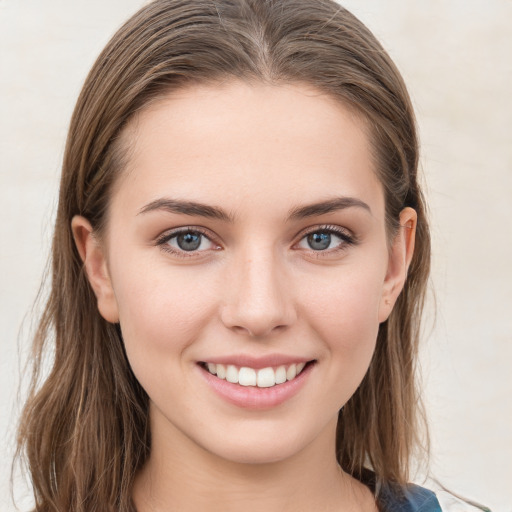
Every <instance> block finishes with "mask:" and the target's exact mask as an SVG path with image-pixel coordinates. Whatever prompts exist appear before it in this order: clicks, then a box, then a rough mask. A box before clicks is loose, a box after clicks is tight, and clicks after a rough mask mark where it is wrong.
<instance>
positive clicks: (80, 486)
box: [19, 0, 430, 512]
mask: <svg viewBox="0 0 512 512" xmlns="http://www.w3.org/2000/svg"><path fill="white" fill-rule="evenodd" d="M228 79H240V80H247V81H252V82H265V83H273V84H279V83H286V82H301V83H307V84H310V85H313V86H315V87H316V88H317V89H319V90H320V91H323V92H325V93H327V94H329V95H331V96H332V97H334V98H337V99H338V100H339V101H341V102H343V103H344V104H346V105H350V106H351V107H352V108H353V109H354V110H355V111H357V112H358V113H359V114H360V116H361V117H362V118H363V119H364V120H365V121H366V124H367V127H368V132H369V134H370V137H371V140H372V142H373V147H374V150H375V159H376V162H377V169H378V171H377V172H378V176H379V178H380V180H381V182H382V184H383V187H384V190H385V198H386V213H387V222H388V231H389V236H390V237H392V236H395V234H396V232H397V229H398V217H399V213H400V211H401V209H402V208H403V207H405V206H411V207H413V208H414V209H415V210H416V212H417V214H418V228H417V237H416V251H415V254H414V256H413V260H412V263H411V266H410V270H409V276H408V279H407V282H406V284H405V289H404V290H403V292H402V294H401V295H400V297H399V299H398V303H397V304H396V306H395V308H394V311H393V312H392V314H391V316H390V318H389V319H388V321H387V322H385V323H384V324H382V325H381V327H380V330H379V334H378V341H377V349H376V352H375V355H374V357H373V360H372V363H371V366H370V369H369V371H368V374H367V375H366V377H365V379H364V381H363V382H362V384H361V386H360V387H359V389H358V390H357V392H356V393H355V395H354V396H353V397H352V398H351V399H350V401H349V402H348V403H347V404H346V406H345V407H344V409H343V413H341V414H340V418H339V424H338V439H337V440H338V443H337V445H338V446H337V449H338V457H339V461H340V464H341V465H342V467H343V468H344V469H345V470H347V471H349V472H351V473H353V474H356V475H357V474H360V473H362V472H363V471H364V468H365V467H366V468H371V469H373V470H374V471H375V473H376V477H377V479H378V481H379V482H380V483H381V484H386V483H389V482H401V483H403V482H405V481H406V480H407V477H408V464H409V461H410V458H411V453H412V451H413V448H414V447H415V446H417V441H418V439H417V433H418V426H419V424H418V417H419V416H418V412H419V411H420V409H419V396H418V393H417V390H416V386H415V365H416V358H417V351H418V337H419V328H420V317H421V311H422V307H423V300H424V295H425V287H426V281H427V278H428V273H429V257H430V245H429V230H428V224H427V220H426V217H425V207H424V202H423V197H422V194H421V191H420V188H419V185H418V182H417V168H418V143H417V140H416V129H415V122H414V115H413V110H412V107H411V103H410V100H409V97H408V94H407V91H406V88H405V86H404V84H403V81H402V79H401V77H400V74H399V73H398V71H397V70H396V68H395V66H394V65H393V63H392V61H391V60H390V58H389V57H388V55H387V54H386V52H385V51H384V50H383V49H382V47H381V46H380V45H379V43H378V42H377V41H376V39H375V38H374V36H373V35H372V34H371V33H370V32H369V31H368V30H367V29H366V28H365V27H364V25H362V24H361V23H360V22H359V21H358V20H357V19H356V18H355V17H353V16H352V15H351V14H350V13H349V12H347V11H346V10H345V9H343V8H342V7H340V6H339V5H338V4H336V3H335V2H332V1H330V0H157V1H155V2H152V3H150V4H149V5H147V6H146V7H144V8H142V9H141V10H140V11H139V12H138V13H137V14H135V15H134V16H133V17H132V18H131V19H130V20H129V21H128V22H127V23H126V24H125V25H124V26H123V27H122V28H121V29H120V30H119V31H118V32H117V33H116V34H115V35H114V37H113V39H112V40H111V41H110V42H109V44H108V45H107V47H106V48H105V50H104V51H103V52H102V53H101V55H100V56H99V58H98V60H97V61H96V63H95V64H94V66H93V68H92V70H91V72H90V74H89V76H88V77H87V80H86V82H85V84H84V87H83V90H82V92H81V94H80V97H79V99H78V102H77V105H76V108H75V111H74V113H73V117H72V120H71V125H70V129H69V134H68V139H67V145H66V151H65V155H64V161H63V167H62V178H61V188H60V197H59V205H58V211H57V219H56V225H55V234H54V239H53V248H52V274H51V292H50V296H49V298H48V301H47V305H46V309H45V311H44V314H43V316H42V319H41V321H40V324H39V328H38V330H37V333H36V335H35V339H34V346H33V361H34V374H33V380H32V388H31V392H30V396H29V399H28V401H27V405H26V407H25V410H24V413H23V418H22V422H21V425H20V430H19V450H20V452H23V453H24V455H25V456H26V459H27V461H28V466H29V469H30V472H31V475H32V482H33V487H34V493H35V497H36V510H37V511H38V512H46V511H48V512H49V511H61V512H64V511H65V512H69V511H71V510H72V511H73V512H86V511H87V512H90V511H102V512H108V511H128V510H131V509H132V503H131V498H130V493H131V486H132V482H133V478H134V475H135V473H136V472H137V470H138V469H139V468H140V467H141V465H142V464H143V463H144V461H145V460H146V458H147V457H148V454H149V450H150V444H151V440H150V435H149V430H148V397H147V395H146V393H145V392H144V391H143V390H142V389H141V387H140V385H139V384H138V382H137V381H136V379H135V378H134V376H133V374H132V372H131V369H130V367H129V365H128V362H127V359H126V355H125V352H124V348H123V341H122V338H121V334H120V330H119V328H118V326H117V325H112V324H109V323H108V322H106V321H105V320H104V319H103V318H102V317H101V316H100V315H99V313H98V310H97V307H96V300H95V296H94V294H93V292H92V290H91V288H90V285H89V283H88V281H87V279H86V276H85V273H84V271H83V268H82V262H81V260H80V257H79V255H78V253H77V250H76V248H75V245H74V242H73V238H72V233H71V227H70V223H71V219H72V218H73V216H74V215H77V214H79V215H83V216H85V217H86V218H88V219H89V221H90V222H91V224H92V226H93V228H94V230H95V233H96V235H97V236H99V237H101V235H102V232H103V230H104V227H105V225H106V223H107V222H108V204H109V197H110V194H111V192H112V187H113V186H114V185H115V182H116V179H117V177H118V175H119V173H120V172H122V170H123V166H124V163H125V162H124V159H125V157H126V151H125V148H123V146H122V137H120V135H121V133H122V130H123V128H124V127H125V126H126V123H127V122H128V121H129V120H130V119H131V117H132V116H133V115H134V114H135V113H136V112H137V111H139V110H140V109H142V108H144V106H146V105H147V104H148V103H149V102H151V101H153V100H154V99H156V98H158V97H160V96H161V95H163V94H167V93H169V91H172V90H174V89H177V88H180V87H185V86H186V85H187V84H188V83H198V82H202V83H205V82H207V83H215V82H217V81H223V80H228ZM47 352H50V353H51V352H53V354H54V358H53V367H52V368H51V371H50V374H49V377H48V378H47V379H46V380H44V382H42V383H41V382H40V380H41V379H40V378H39V375H40V370H41V361H42V360H43V356H44V354H45V353H47Z"/></svg>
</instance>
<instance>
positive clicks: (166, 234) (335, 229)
mask: <svg viewBox="0 0 512 512" xmlns="http://www.w3.org/2000/svg"><path fill="white" fill-rule="evenodd" d="M318 231H327V232H331V233H333V234H335V235H336V234H337V235H345V236H346V237H347V238H350V240H351V241H353V242H357V237H356V235H355V234H354V233H353V232H352V231H351V230H349V229H347V228H345V227H342V226H336V225H330V224H319V225H316V226H309V227H307V228H304V229H302V230H301V231H300V232H299V233H298V234H297V235H295V236H294V240H295V242H294V245H295V244H297V243H299V242H300V241H301V240H302V239H303V238H304V237H306V236H308V235H310V234H312V233H316V232H318ZM186 232H197V233H200V234H201V235H202V236H204V237H206V238H207V239H208V240H210V242H212V243H216V244H219V245H222V242H221V240H222V239H221V237H219V236H218V235H216V234H215V233H213V232H212V231H210V230H209V229H206V228H203V227H201V226H180V227H176V228H171V229H167V230H165V231H163V232H162V233H161V234H159V235H158V236H157V237H156V238H155V241H156V242H157V243H165V242H167V241H168V240H170V239H172V238H173V237H175V236H178V235H179V234H180V233H186Z"/></svg>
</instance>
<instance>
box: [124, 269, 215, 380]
mask: <svg viewBox="0 0 512 512" xmlns="http://www.w3.org/2000/svg"><path fill="white" fill-rule="evenodd" d="M117 268H118V269H119V271H118V272H117V275H116V276H114V277H117V279H114V289H115V292H116V299H117V302H118V307H119V318H120V325H121V330H122V333H123V339H124V342H125V346H126V351H127V354H128V358H129V360H130V362H131V363H133V364H134V365H136V366H137V367H140V368H141V369H142V368H143V367H148V366H149V363H150V362H153V363H154V362H155V361H159V362H162V361H165V362H166V364H177V363H178V362H179V359H178V358H176V357H174V356H176V355H179V354H180V353H182V352H183V351H185V350H186V349H187V347H188V346H189V345H191V344H192V343H194V342H195V341H196V340H197V338H198V337H199V336H200V333H201V331H202V330H203V329H204V327H205V325H206V324H207V323H208V322H210V321H211V319H212V318H213V310H214V309H215V298H214V297H215V294H214V293H213V290H212V288H213V285H209V284H208V283H211V280H209V279H207V278H205V276H202V275H201V273H200V272H197V270H196V272H195V273H194V272H188V271H183V269H179V271H176V269H172V268H170V267H168V266H157V265H151V264H147V265H135V266H130V265H125V266H124V269H123V267H117ZM173 270H174V271H173ZM125 276H129V278H128V279H127V278H126V277H125ZM160 358H161V359H160ZM134 371H136V368H135V367H134Z"/></svg>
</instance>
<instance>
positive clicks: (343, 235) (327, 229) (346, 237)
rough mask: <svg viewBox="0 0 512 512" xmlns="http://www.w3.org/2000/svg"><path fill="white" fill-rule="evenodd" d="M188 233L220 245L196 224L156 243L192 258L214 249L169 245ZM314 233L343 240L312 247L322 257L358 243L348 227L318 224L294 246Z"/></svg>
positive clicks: (160, 238)
mask: <svg viewBox="0 0 512 512" xmlns="http://www.w3.org/2000/svg"><path fill="white" fill-rule="evenodd" d="M186 233H194V234H200V235H201V236H204V237H205V238H206V239H207V240H209V241H210V242H211V243H212V244H214V245H218V244H217V243H216V242H215V241H214V237H213V236H212V234H211V233H210V232H208V231H206V230H204V229H202V228H200V227H195V226H190V227H184V228H179V229H176V230H173V231H171V232H166V233H164V234H163V235H161V236H160V237H159V238H157V240H156V245H157V246H159V247H160V248H161V249H162V250H163V251H165V252H168V253H171V254H172V255H174V256H177V257H179V258H191V257H196V258H197V256H198V254H201V253H203V252H208V251H210V250H212V249H207V250H203V251H195V250H194V251H185V250H176V249H174V248H172V247H171V246H170V245H169V242H170V241H171V240H172V239H173V238H176V237H178V236H179V235H181V234H186ZM314 233H325V234H329V235H335V236H337V237H338V238H340V239H341V240H342V243H340V244H339V246H338V247H335V248H333V249H325V250H318V251H315V250H314V249H310V252H311V253H312V254H314V255H315V256H316V257H318V258H320V257H322V256H324V255H332V254H335V253H338V252H340V251H345V250H347V249H348V247H350V246H354V245H357V243H358V240H357V238H356V237H355V236H354V235H352V234H350V233H349V232H348V231H347V230H346V229H343V228H340V227H339V226H331V225H324V226H316V227H314V228H311V229H308V230H307V231H304V232H302V233H301V234H300V235H299V241H298V242H296V243H295V244H294V247H295V246H297V245H298V244H299V243H300V242H301V241H302V240H303V239H305V238H306V237H307V236H309V235H312V234H314ZM213 250H218V249H213Z"/></svg>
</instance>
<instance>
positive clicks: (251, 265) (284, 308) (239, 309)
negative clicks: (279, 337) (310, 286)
mask: <svg viewBox="0 0 512 512" xmlns="http://www.w3.org/2000/svg"><path fill="white" fill-rule="evenodd" d="M290 284H291V283H290V280H289V278H288V277H287V276H286V273H285V272H284V271H283V268H282V267H281V266H280V265H279V264H278V263H277V261H276V258H275V257H274V256H272V255H271V254H266V255H265V254H261V251H260V252H259V253H258V254H254V255H252V256H249V257H247V256H246V257H245V258H241V261H240V262H239V264H237V265H236V266H235V268H231V269H230V273H229V277H228V280H227V282H226V283H225V286H226V288H225V290H226V301H225V303H224V305H223V308H222V311H221V320H222V322H223V324H224V325H225V326H226V327H227V328H229V329H231V330H234V331H238V332H240V333H245V334H247V335H249V336H252V337H264V336H268V335H269V334H271V333H274V332H275V331H278V330H283V329H285V328H287V327H289V326H290V325H292V324H293V322H294V321H295V320H296V311H295V308H294V304H293V297H292V293H291V288H292V287H291V286H290Z"/></svg>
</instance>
